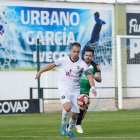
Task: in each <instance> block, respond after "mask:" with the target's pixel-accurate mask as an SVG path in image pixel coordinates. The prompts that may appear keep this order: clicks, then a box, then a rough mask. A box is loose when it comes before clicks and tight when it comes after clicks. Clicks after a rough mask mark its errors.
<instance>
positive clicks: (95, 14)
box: [94, 12, 100, 22]
mask: <svg viewBox="0 0 140 140" xmlns="http://www.w3.org/2000/svg"><path fill="white" fill-rule="evenodd" d="M99 17H100V14H99V12H95V13H94V19H95V21H96V22H97V20H98V19H99Z"/></svg>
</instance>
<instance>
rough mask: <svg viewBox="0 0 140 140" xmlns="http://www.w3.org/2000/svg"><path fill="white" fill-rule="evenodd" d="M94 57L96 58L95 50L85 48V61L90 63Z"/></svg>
mask: <svg viewBox="0 0 140 140" xmlns="http://www.w3.org/2000/svg"><path fill="white" fill-rule="evenodd" d="M93 58H94V50H93V49H91V48H87V49H86V50H85V53H84V61H85V62H86V63H87V64H90V63H91V61H93Z"/></svg>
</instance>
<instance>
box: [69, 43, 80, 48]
mask: <svg viewBox="0 0 140 140" xmlns="http://www.w3.org/2000/svg"><path fill="white" fill-rule="evenodd" d="M73 46H78V47H80V48H81V45H80V43H78V42H74V43H72V44H71V48H72V47H73Z"/></svg>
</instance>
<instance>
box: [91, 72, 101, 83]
mask: <svg viewBox="0 0 140 140" xmlns="http://www.w3.org/2000/svg"><path fill="white" fill-rule="evenodd" d="M93 78H94V79H95V80H96V81H97V82H99V83H101V82H102V78H101V73H99V72H96V73H95V74H94V76H93Z"/></svg>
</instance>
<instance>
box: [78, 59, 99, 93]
mask: <svg viewBox="0 0 140 140" xmlns="http://www.w3.org/2000/svg"><path fill="white" fill-rule="evenodd" d="M89 71H90V73H93V75H94V74H95V73H96V72H100V73H101V71H100V68H99V65H97V64H96V63H95V62H92V63H91V65H90V66H89ZM89 92H90V83H89V80H88V78H87V76H86V74H85V72H83V73H82V76H81V78H80V94H89Z"/></svg>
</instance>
